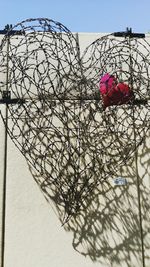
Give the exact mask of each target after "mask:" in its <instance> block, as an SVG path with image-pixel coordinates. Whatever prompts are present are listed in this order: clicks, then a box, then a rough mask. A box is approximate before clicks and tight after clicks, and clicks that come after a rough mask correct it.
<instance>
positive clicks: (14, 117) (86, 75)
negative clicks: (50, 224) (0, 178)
mask: <svg viewBox="0 0 150 267" xmlns="http://www.w3.org/2000/svg"><path fill="white" fill-rule="evenodd" d="M12 30H13V31H16V30H20V31H21V32H22V35H17V32H16V34H11V31H12ZM142 42H143V43H142ZM142 42H141V41H140V42H138V41H137V40H134V44H133V46H132V45H131V43H129V40H127V39H125V40H122V41H120V40H117V39H115V38H114V37H112V36H111V35H110V36H104V37H102V38H100V39H98V40H96V41H95V42H94V43H92V44H91V45H90V46H89V47H88V48H87V49H86V50H85V52H84V54H83V56H82V58H81V57H80V49H79V43H78V39H77V38H76V35H73V34H72V33H71V32H70V31H69V30H68V29H67V28H66V27H65V26H63V25H62V24H61V23H58V22H54V21H52V20H49V19H29V20H26V21H23V22H21V23H19V24H17V25H16V26H15V27H14V28H13V29H10V31H9V32H8V33H7V34H6V35H5V36H4V38H3V40H2V44H1V51H0V69H1V73H2V74H1V77H2V81H1V92H2V91H3V90H6V88H9V90H10V91H11V95H12V98H14V97H15V98H20V99H25V102H24V103H21V104H19V102H18V104H14V105H12V104H10V105H8V111H9V115H8V133H9V135H10V137H11V139H12V140H13V142H14V143H15V145H16V146H17V147H18V148H19V150H20V151H21V152H22V154H23V155H24V156H25V158H26V160H27V162H28V164H29V166H30V169H31V172H32V174H33V177H34V178H35V180H36V182H37V183H38V184H39V186H40V188H41V189H42V191H43V193H44V195H45V196H46V198H47V199H48V200H49V199H52V200H53V201H54V202H55V203H56V206H57V209H58V211H59V214H61V220H62V222H63V223H65V222H67V221H68V219H69V218H70V217H71V216H73V215H76V214H77V213H78V211H79V210H80V209H81V208H82V207H83V206H84V202H85V201H86V199H87V198H88V196H89V195H90V194H91V192H92V191H93V190H94V188H96V187H97V186H98V184H100V183H103V181H105V180H106V179H108V178H109V177H110V176H112V175H114V174H115V172H116V171H117V169H118V166H120V165H123V164H126V162H127V160H128V159H129V158H130V157H131V156H132V155H133V154H134V151H135V149H136V148H137V147H138V146H139V144H140V143H141V142H142V140H143V139H144V135H145V128H146V129H148V127H149V105H148V103H147V104H145V105H133V103H130V104H129V105H123V106H119V107H117V106H113V107H109V108H107V109H106V111H103V105H102V101H101V99H100V95H99V92H98V83H99V77H100V76H101V75H103V74H104V73H107V72H110V73H113V74H115V75H116V76H117V78H118V79H119V80H123V81H125V82H129V83H131V82H132V85H133V91H134V94H135V95H137V97H138V98H139V99H143V98H144V99H145V98H146V97H147V96H148V94H149V91H148V90H149V44H148V43H147V42H146V41H145V40H142ZM143 47H144V49H145V50H144V53H142V51H141V48H142V49H143ZM146 52H147V54H146ZM131 60H132V62H131ZM131 71H132V75H131ZM7 74H8V80H7V81H5V77H7ZM131 79H132V80H131ZM2 117H3V120H4V122H5V121H6V120H5V117H4V115H2ZM143 129H144V131H143Z"/></svg>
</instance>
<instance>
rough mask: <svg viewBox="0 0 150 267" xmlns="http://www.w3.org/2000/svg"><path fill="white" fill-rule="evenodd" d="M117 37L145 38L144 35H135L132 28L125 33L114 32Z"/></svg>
mask: <svg viewBox="0 0 150 267" xmlns="http://www.w3.org/2000/svg"><path fill="white" fill-rule="evenodd" d="M113 35H114V36H115V37H125V38H126V37H129V38H145V34H144V33H133V32H132V28H126V31H125V32H114V33H113Z"/></svg>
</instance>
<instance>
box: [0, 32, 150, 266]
mask: <svg viewBox="0 0 150 267" xmlns="http://www.w3.org/2000/svg"><path fill="white" fill-rule="evenodd" d="M99 36H101V35H100V34H84V33H83V34H79V42H80V45H81V53H82V51H83V50H84V48H85V47H86V46H87V45H88V44H90V43H91V42H92V41H93V40H95V39H97V38H98V37H99ZM0 129H1V130H0V140H1V142H0V162H1V168H0V175H1V182H0V188H1V198H2V194H3V193H2V191H3V190H2V184H3V162H4V134H5V129H4V126H3V124H2V120H0ZM149 150H150V142H149V136H148V138H147V139H146V143H145V144H144V145H143V146H141V147H140V149H139V158H138V170H137V169H136V164H135V159H134V158H133V159H131V160H130V161H129V165H128V166H124V168H120V170H119V171H118V175H117V176H118V177H119V176H122V177H126V179H127V185H122V186H116V185H115V184H114V178H115V177H110V179H109V180H108V183H106V184H104V185H103V186H100V187H99V188H97V189H96V190H95V193H94V194H92V195H91V199H90V200H89V201H88V202H87V206H86V207H85V210H83V211H82V212H81V213H80V215H79V216H78V217H77V218H76V219H72V220H71V221H69V223H68V224H66V225H64V226H63V227H62V226H61V223H60V220H59V215H58V214H57V212H56V208H55V207H54V204H52V203H50V202H47V201H46V200H45V198H44V196H43V194H42V192H41V191H40V189H39V187H38V185H37V184H36V182H35V181H34V179H33V177H32V175H31V172H30V171H29V168H28V165H27V162H26V160H25V159H24V157H23V156H22V155H21V153H20V152H19V151H18V149H17V148H16V147H15V145H14V144H13V143H12V141H11V140H10V138H8V162H7V187H6V225H5V226H6V234H5V264H4V267H35V266H36V267H49V266H51V267H76V266H78V267H141V266H142V254H141V236H140V222H139V206H138V193H137V171H138V173H139V176H140V180H141V181H142V184H141V204H142V216H143V221H142V224H143V232H144V248H145V258H146V267H149V265H150V259H149V255H150V253H149V249H150V235H149V230H150V229H149V228H150V227H149V219H150V214H149V208H150V207H149V206H150V204H149V203H150V201H149V200H150V199H149V195H150V187H149V186H150V168H149ZM1 203H2V200H1ZM1 210H2V205H1V208H0V214H1V213H2V211H1Z"/></svg>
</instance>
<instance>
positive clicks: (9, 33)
mask: <svg viewBox="0 0 150 267" xmlns="http://www.w3.org/2000/svg"><path fill="white" fill-rule="evenodd" d="M0 34H3V35H7V36H12V35H24V34H25V31H23V30H20V31H19V30H13V26H12V24H10V25H9V24H7V25H6V26H5V28H4V30H0Z"/></svg>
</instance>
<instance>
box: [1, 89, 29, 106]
mask: <svg viewBox="0 0 150 267" xmlns="http://www.w3.org/2000/svg"><path fill="white" fill-rule="evenodd" d="M24 103H25V100H24V99H21V98H12V99H11V92H10V91H3V92H2V99H0V104H7V105H9V104H24Z"/></svg>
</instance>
